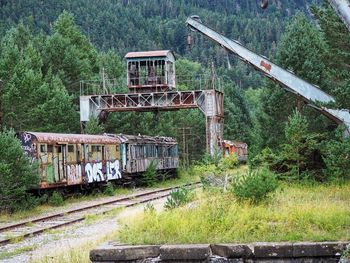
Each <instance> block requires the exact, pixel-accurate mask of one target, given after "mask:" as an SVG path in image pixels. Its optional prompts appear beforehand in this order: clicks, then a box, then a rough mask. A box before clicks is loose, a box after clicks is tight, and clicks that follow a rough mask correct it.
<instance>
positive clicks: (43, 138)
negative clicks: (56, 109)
mask: <svg viewBox="0 0 350 263" xmlns="http://www.w3.org/2000/svg"><path fill="white" fill-rule="evenodd" d="M19 134H28V135H31V136H34V137H35V138H36V140H37V141H38V142H44V143H54V142H63V143H92V144H100V143H107V144H108V143H110V144H115V143H120V142H121V141H120V139H119V138H116V137H111V136H105V135H89V134H66V133H49V132H21V133H19Z"/></svg>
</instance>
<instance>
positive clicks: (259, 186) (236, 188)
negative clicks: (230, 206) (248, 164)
mask: <svg viewBox="0 0 350 263" xmlns="http://www.w3.org/2000/svg"><path fill="white" fill-rule="evenodd" d="M277 188H278V181H277V178H276V175H275V174H274V173H272V172H271V171H269V170H268V169H267V168H262V169H260V170H255V171H251V170H250V171H248V172H247V173H246V174H243V175H241V176H237V177H235V178H234V181H233V187H232V192H233V194H234V195H235V196H236V198H237V199H238V200H239V201H249V202H251V203H254V204H256V203H260V202H262V201H264V200H266V199H267V198H268V197H269V195H270V194H271V193H273V192H274V191H276V189H277Z"/></svg>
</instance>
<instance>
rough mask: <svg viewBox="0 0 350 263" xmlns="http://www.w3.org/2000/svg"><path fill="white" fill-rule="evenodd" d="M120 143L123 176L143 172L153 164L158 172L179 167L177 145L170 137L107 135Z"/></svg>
mask: <svg viewBox="0 0 350 263" xmlns="http://www.w3.org/2000/svg"><path fill="white" fill-rule="evenodd" d="M108 136H111V137H115V138H117V139H118V140H120V141H121V163H122V170H123V173H124V174H138V173H142V172H144V171H145V170H146V169H147V167H148V166H149V165H150V164H151V163H152V162H153V163H154V164H155V165H156V167H157V170H158V171H174V170H175V169H176V168H177V167H178V165H179V158H178V155H179V154H178V145H177V142H176V140H175V139H174V138H171V137H162V136H157V137H152V136H145V135H139V136H135V135H124V134H119V135H115V134H108Z"/></svg>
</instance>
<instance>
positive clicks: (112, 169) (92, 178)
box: [85, 160, 122, 183]
mask: <svg viewBox="0 0 350 263" xmlns="http://www.w3.org/2000/svg"><path fill="white" fill-rule="evenodd" d="M106 168H107V173H106V174H104V173H103V171H102V163H101V162H98V163H92V164H91V163H87V164H86V165H85V173H86V175H87V177H88V182H89V183H92V182H101V181H105V180H114V179H118V178H121V177H122V176H121V173H120V170H119V160H115V161H108V162H107V164H106Z"/></svg>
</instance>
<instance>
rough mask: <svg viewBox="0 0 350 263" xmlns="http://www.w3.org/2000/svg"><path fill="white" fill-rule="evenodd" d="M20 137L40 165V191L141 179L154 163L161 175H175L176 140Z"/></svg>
mask: <svg viewBox="0 0 350 263" xmlns="http://www.w3.org/2000/svg"><path fill="white" fill-rule="evenodd" d="M17 137H18V138H19V139H20V141H21V143H22V148H23V150H24V151H25V152H26V154H27V155H28V157H29V158H31V160H32V161H36V162H38V165H39V174H40V185H39V189H50V188H62V187H66V188H69V187H74V186H75V187H77V186H78V187H81V188H82V187H84V188H87V187H88V186H91V185H95V184H98V183H101V182H107V181H123V182H125V179H129V178H132V176H133V175H135V176H139V175H140V174H141V173H142V172H144V171H145V170H146V169H147V167H148V165H149V164H150V163H151V162H152V161H153V162H154V163H155V164H156V166H157V170H158V171H159V172H163V171H166V172H169V171H170V172H171V171H175V170H176V168H177V167H178V161H179V159H178V150H177V142H176V140H175V139H172V138H168V137H151V136H132V135H122V134H120V135H111V134H109V135H106V134H105V135H85V134H60V133H43V132H21V133H18V134H17Z"/></svg>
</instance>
